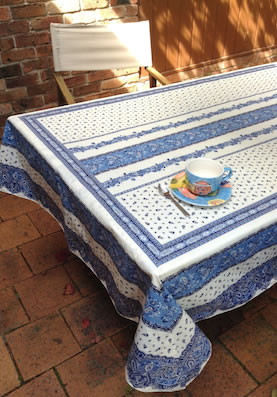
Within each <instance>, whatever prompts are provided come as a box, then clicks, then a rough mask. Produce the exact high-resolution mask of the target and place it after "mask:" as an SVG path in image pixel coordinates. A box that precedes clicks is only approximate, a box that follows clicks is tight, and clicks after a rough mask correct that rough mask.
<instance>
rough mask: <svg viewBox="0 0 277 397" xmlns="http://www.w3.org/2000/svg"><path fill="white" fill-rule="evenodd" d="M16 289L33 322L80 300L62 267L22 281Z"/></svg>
mask: <svg viewBox="0 0 277 397" xmlns="http://www.w3.org/2000/svg"><path fill="white" fill-rule="evenodd" d="M15 289H16V291H17V292H18V294H19V296H20V299H21V301H22V303H23V305H24V307H25V309H26V311H27V313H28V315H29V316H30V319H31V320H35V319H38V318H40V317H42V316H45V315H47V314H50V313H51V312H54V311H55V310H57V309H59V308H61V307H63V306H66V305H69V304H70V303H72V302H75V301H76V300H78V299H79V298H80V294H79V292H78V291H77V290H76V288H75V287H74V284H73V283H72V281H71V280H70V278H69V277H68V275H67V273H66V271H65V270H64V269H63V268H62V267H61V266H60V267H57V268H55V269H51V270H48V271H46V272H43V273H41V274H38V275H36V276H34V277H32V278H29V279H27V280H25V281H22V282H21V283H19V284H16V285H15ZM30 291H32V293H31V294H30Z"/></svg>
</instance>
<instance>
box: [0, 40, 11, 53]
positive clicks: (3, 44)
mask: <svg viewBox="0 0 277 397" xmlns="http://www.w3.org/2000/svg"><path fill="white" fill-rule="evenodd" d="M0 48H1V50H2V51H7V50H11V49H12V48H14V41H13V38H12V37H8V38H6V39H0Z"/></svg>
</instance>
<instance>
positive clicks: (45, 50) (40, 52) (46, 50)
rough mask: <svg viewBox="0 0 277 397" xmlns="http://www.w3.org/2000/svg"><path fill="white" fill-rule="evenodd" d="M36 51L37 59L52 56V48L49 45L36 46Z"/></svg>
mask: <svg viewBox="0 0 277 397" xmlns="http://www.w3.org/2000/svg"><path fill="white" fill-rule="evenodd" d="M36 51H37V56H38V57H44V56H47V55H52V46H51V44H49V45H47V44H46V45H42V46H37V47H36Z"/></svg>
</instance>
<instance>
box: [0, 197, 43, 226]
mask: <svg viewBox="0 0 277 397" xmlns="http://www.w3.org/2000/svg"><path fill="white" fill-rule="evenodd" d="M38 208H40V207H39V205H38V204H36V203H34V202H33V201H31V200H26V199H23V198H21V197H17V196H13V195H11V194H8V195H6V196H5V197H0V217H1V218H2V219H3V220H7V219H11V218H15V217H16V216H19V215H23V214H25V213H27V212H31V211H35V210H37V209H38Z"/></svg>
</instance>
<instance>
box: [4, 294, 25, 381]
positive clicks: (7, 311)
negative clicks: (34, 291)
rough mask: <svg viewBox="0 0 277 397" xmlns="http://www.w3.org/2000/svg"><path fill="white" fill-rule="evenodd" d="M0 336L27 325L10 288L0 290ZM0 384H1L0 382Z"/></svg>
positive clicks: (22, 310) (22, 311)
mask: <svg viewBox="0 0 277 397" xmlns="http://www.w3.org/2000/svg"><path fill="white" fill-rule="evenodd" d="M0 313H1V321H0V334H1V335H3V334H5V333H6V332H9V331H11V330H12V329H15V328H18V327H19V326H21V325H23V324H26V323H28V321H29V320H28V317H27V315H26V313H25V311H24V309H23V307H22V305H21V304H20V302H19V300H18V299H17V297H16V296H15V294H14V292H13V291H12V289H11V288H6V289H1V290H0ZM0 383H1V382H0Z"/></svg>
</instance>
